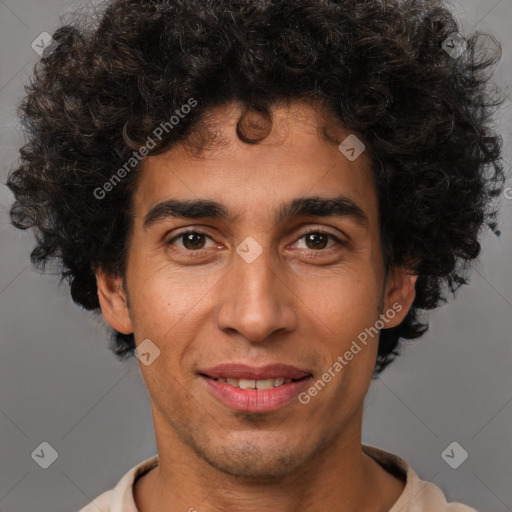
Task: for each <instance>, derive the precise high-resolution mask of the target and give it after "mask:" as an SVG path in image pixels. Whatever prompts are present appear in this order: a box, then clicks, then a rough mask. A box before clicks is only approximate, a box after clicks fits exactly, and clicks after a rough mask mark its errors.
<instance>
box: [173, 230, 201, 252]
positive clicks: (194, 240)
mask: <svg viewBox="0 0 512 512" xmlns="http://www.w3.org/2000/svg"><path fill="white" fill-rule="evenodd" d="M207 238H210V237H209V236H208V235H207V234H205V233H201V232H200V231H186V232H185V233H180V234H179V235H177V236H175V237H174V238H172V239H171V240H169V242H168V244H169V245H175V242H176V241H177V240H181V242H182V247H181V246H179V245H178V246H177V247H178V248H179V249H184V250H187V251H198V250H201V249H204V248H205V243H206V239H207ZM210 240H211V238H210Z"/></svg>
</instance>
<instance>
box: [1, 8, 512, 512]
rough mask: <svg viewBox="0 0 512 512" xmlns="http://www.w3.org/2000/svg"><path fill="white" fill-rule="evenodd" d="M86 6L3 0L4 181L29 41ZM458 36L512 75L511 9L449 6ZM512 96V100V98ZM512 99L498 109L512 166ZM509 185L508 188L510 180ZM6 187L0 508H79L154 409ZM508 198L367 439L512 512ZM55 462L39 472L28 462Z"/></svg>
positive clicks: (378, 398) (379, 396) (369, 404)
mask: <svg viewBox="0 0 512 512" xmlns="http://www.w3.org/2000/svg"><path fill="white" fill-rule="evenodd" d="M80 5H85V2H78V1H70V0H37V1H35V0H1V1H0V116H1V122H0V149H1V156H2V158H1V171H0V181H1V182H2V183H4V182H5V180H6V177H7V173H8V171H9V169H10V168H11V167H12V166H13V165H14V164H15V162H16V159H17V156H18V153H17V151H18V148H19V147H20V146H21V145H22V136H21V133H20V131H19V127H18V125H17V121H16V117H15V108H16V106H17V104H18V103H19V101H20V100H21V98H22V97H23V94H24V91H23V84H26V83H27V82H28V76H29V74H30V72H31V70H32V68H33V66H34V64H35V63H36V62H37V60H38V58H39V57H38V55H37V54H36V53H35V52H34V51H33V50H32V48H31V42H32V41H33V40H34V39H35V38H36V37H37V36H38V35H39V34H40V33H41V32H43V31H47V32H49V33H50V34H51V33H53V31H54V30H55V29H56V28H57V27H58V26H59V24H60V22H59V19H60V18H61V16H62V15H64V14H65V13H66V12H69V11H72V10H73V9H75V8H76V7H77V6H80ZM454 5H455V7H454V9H455V11H456V12H457V14H458V15H459V19H460V20H461V22H462V34H463V35H464V34H466V35H467V34H469V33H471V32H472V30H473V29H474V27H475V26H476V27H477V29H478V30H480V31H483V32H490V33H492V34H494V35H495V36H496V37H497V38H498V39H499V40H500V41H501V44H502V46H503V57H502V60H501V62H500V64H499V65H498V67H497V71H496V77H495V81H496V82H498V84H500V85H502V86H503V85H505V84H506V83H509V82H510V79H511V75H512V38H511V35H510V25H511V22H512V0H501V1H497V0H464V2H462V1H459V2H458V3H456V4H454ZM509 96H510V90H509ZM511 106H512V101H507V102H506V103H505V105H504V106H503V109H502V110H501V115H500V117H501V123H502V127H503V128H502V133H503V136H504V139H505V144H506V148H507V154H506V161H507V162H510V151H509V149H508V148H510V142H511V120H512V119H511V118H512V108H511ZM508 186H512V183H510V181H509V183H508ZM10 202H11V195H10V192H9V191H8V190H7V189H5V187H0V205H2V206H0V210H2V211H0V237H1V238H0V239H1V245H0V261H1V265H0V321H1V327H0V343H1V355H0V365H1V366H0V368H1V371H0V433H1V435H0V461H1V462H0V510H3V511H8V512H26V511H31V510H38V512H50V511H52V512H61V511H62V512H64V511H68V512H70V511H73V510H78V509H79V508H81V507H82V506H84V505H85V504H86V503H88V502H89V501H90V500H92V499H93V498H94V497H96V496H97V495H98V494H100V493H101V492H103V491H105V490H106V489H109V488H111V487H113V486H114V485H115V484H116V483H117V482H118V480H119V479H120V478H121V476H122V475H123V474H124V473H125V472H126V471H128V470H129V469H130V468H131V467H132V466H134V465H136V464H138V463H139V462H140V461H142V460H143V459H145V458H147V457H149V456H151V455H153V454H155V453H156V445H155V441H154V434H153V426H152V420H151V415H150V407H149V400H148V396H147V393H146V390H145V388H144V385H143V382H142V379H141V376H140V372H139V368H138V365H137V364H136V360H135V361H133V360H132V361H130V362H128V363H120V362H118V361H117V360H116V359H115V357H114V355H113V354H111V352H110V351H109V350H108V348H107V343H108V338H107V330H106V328H105V326H104V324H103V321H102V320H101V318H99V317H97V316H94V315H92V314H90V313H86V312H84V311H81V310H80V308H79V307H77V306H76V305H74V304H73V303H72V301H71V299H70V297H69V292H68V288H67V286H66V285H62V286H60V287H59V285H58V279H57V277H55V276H52V275H40V274H38V273H36V272H34V271H33V270H32V268H31V266H30V264H29V259H28V256H29V252H30V250H31V248H32V246H33V238H32V234H31V233H22V232H20V231H17V230H15V229H14V228H13V227H11V226H10V225H9V221H8V216H7V214H6V212H5V210H6V207H7V205H9V204H10ZM511 220H512V199H506V198H505V197H504V198H503V203H502V217H501V229H502V236H501V238H500V239H497V238H496V237H494V236H493V235H492V234H491V235H487V236H486V238H485V240H484V249H483V253H482V256H481V258H480V260H479V262H478V263H477V265H476V267H475V270H474V272H473V275H472V280H471V285H470V286H466V287H464V288H463V289H462V291H461V293H460V294H459V295H458V298H457V300H455V301H453V300H451V301H450V303H449V304H448V305H446V306H444V307H443V308H441V309H439V310H437V311H436V312H434V313H432V314H431V315H430V323H431V329H430V332H429V333H428V334H427V335H426V336H425V337H424V338H422V339H420V340H419V341H417V342H413V343H410V346H409V347H408V348H407V349H406V351H405V353H404V355H403V356H402V357H401V358H399V359H398V360H397V361H396V362H395V363H394V364H393V365H392V366H391V367H390V368H389V369H388V370H386V371H385V372H384V374H383V375H382V377H381V378H380V379H379V380H378V381H376V382H374V383H373V384H372V387H371V389H370V392H369V394H368V397H367V400H366V411H365V422H364V429H363V442H364V443H366V444H370V445H375V446H378V447H380V448H382V449H385V450H389V451H391V452H394V453H396V454H398V455H400V456H402V457H403V458H405V459H406V460H407V461H408V462H409V463H410V464H411V465H412V467H413V468H414V469H415V470H416V472H417V473H418V474H419V476H420V478H422V479H425V480H431V481H432V482H433V483H435V484H436V485H438V486H440V487H441V488H442V489H443V490H444V491H445V493H446V495H447V497H448V499H449V501H461V502H463V503H467V504H470V505H472V506H473V507H476V508H478V509H479V510H482V511H490V512H505V511H507V510H509V511H510V510H512V486H511V485H510V484H511V483H512V343H511V334H510V332H511V328H512V320H511V319H512V265H511V260H512V258H511V256H512V228H511ZM43 441H47V442H49V443H50V444H51V445H52V446H53V447H54V448H55V450H57V452H58V458H57V460H56V462H55V463H54V464H53V465H52V466H50V467H49V468H48V469H46V470H44V469H41V468H40V467H39V466H38V465H37V464H36V463H35V462H34V460H33V459H32V458H31V453H32V452H33V451H34V449H35V448H36V447H37V446H38V445H39V444H40V443H41V442H43ZM452 441H457V442H458V443H459V444H460V445H462V446H463V447H464V449H465V450H467V452H468V453H469V458H468V459H467V460H466V461H465V462H464V463H463V464H462V465H461V466H460V467H459V468H458V469H456V470H454V469H452V468H450V467H449V466H448V465H447V464H446V463H445V461H444V460H443V459H442V458H441V453H442V452H443V450H444V449H445V448H446V447H447V446H448V445H449V444H450V443H451V442H452Z"/></svg>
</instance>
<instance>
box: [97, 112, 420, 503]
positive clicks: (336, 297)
mask: <svg viewBox="0 0 512 512" xmlns="http://www.w3.org/2000/svg"><path fill="white" fill-rule="evenodd" d="M240 112H241V109H240V107H239V106H238V105H237V104H232V103H230V104H226V105H223V106H221V107H217V108H216V109H215V110H213V111H211V113H210V118H211V120H212V122H213V123H214V125H215V129H216V131H217V132H218V133H219V135H220V136H221V137H222V141H223V143H222V144H218V145H215V146H214V147H212V148H211V149H208V150H207V151H205V152H204V153H203V154H201V155H200V156H197V155H196V156H194V155H193V154H192V152H191V151H190V150H189V148H188V147H187V146H185V145H183V144H180V145H179V146H175V147H173V148H172V149H171V150H170V151H168V152H167V153H165V154H162V155H159V156H154V157H149V158H146V160H145V163H144V167H143V169H142V171H141V175H140V179H139V181H138V184H137V187H136V190H135V192H134V197H133V201H134V220H133V231H132V233H131V236H130V241H129V249H128V256H127V266H126V272H125V276H123V277H121V276H114V275H110V274H107V273H106V272H104V271H103V270H102V269H98V271H97V274H96V275H97V283H98V295H99V299H100V304H101V308H102V311H103V314H104V317H105V319H106V320H107V322H108V323H109V324H110V325H111V326H112V327H113V328H115V329H117V330H118V331H120V332H123V333H131V332H133V333H134V335H135V340H136V343H137V344H139V343H140V342H141V341H142V340H144V339H146V338H149V339H150V340H152V341H153V342H154V343H155V344H156V345H157V346H158V347H159V349H160V351H161V353H160V356H159V357H157V358H156V359H155V360H154V361H153V363H151V364H150V365H149V366H145V365H143V364H141V363H140V368H141V372H142V376H143V379H144V382H145V385H146V387H147V389H148V392H149V396H150V399H151V407H152V414H153V421H154V427H155V435H156V441H157V446H158V453H159V457H160V464H159V466H158V467H157V468H155V469H153V470H152V471H150V472H149V473H147V474H146V475H145V476H144V477H142V478H141V479H140V480H139V481H138V482H137V484H136V486H135V489H134V498H135V502H136V504H137V507H138V509H139V510H140V511H142V512H156V511H158V512H177V511H186V510H189V509H191V507H194V508H195V509H197V510H198V511H199V512H213V511H221V510H230V511H233V512H237V511H240V512H242V511H244V512H253V511H254V512H256V511H258V512H261V511H266V510H272V511H273V512H295V511H299V510H304V511H306V510H307V511H308V512H320V511H324V510H344V511H347V512H348V511H354V512H355V511H362V510H364V511H366V512H385V511H388V510H389V509H390V508H391V507H392V505H393V504H394V503H395V502H396V501H397V500H398V498H399V496H400V494H401V493H402V491H403V489H404V483H403V482H402V481H400V480H398V479H397V478H395V477H394V476H392V475H391V474H389V473H387V472H386V471H385V470H384V469H383V468H382V467H381V466H380V465H379V464H377V463H376V462H375V461H374V460H373V459H371V458H370V457H368V456H367V455H365V454H364V453H363V452H362V449H361V425H362V414H363V402H364V398H365V395H366V393H367V391H368V387H369V385H370V382H371V378H372V374H373V371H374V367H375V361H376V356H377V346H378V338H377V337H374V338H373V339H372V338H370V341H369V343H368V344H367V345H366V346H365V347H363V349H362V350H361V351H360V352H359V353H358V354H357V355H355V356H354V358H353V359H352V360H351V361H350V362H349V363H348V364H347V365H346V366H344V367H343V369H342V370H341V372H338V373H337V375H336V377H335V378H333V379H332V381H331V382H330V383H328V384H327V385H326V386H325V388H324V389H323V390H322V391H320V392H319V393H318V394H317V396H315V397H313V398H312V399H311V401H310V402H309V403H308V404H305V405H303V404H301V403H299V401H297V400H294V401H292V402H291V403H290V404H288V405H286V406H285V407H283V408H282V409H280V410H278V411H274V412H269V413H253V414H247V413H241V412H237V411H234V410H232V409H230V408H228V407H226V406H225V405H224V404H223V403H222V402H220V401H219V400H218V399H217V398H216V397H215V396H213V395H212V394H211V393H210V392H209V391H208V390H207V388H206V387H205V386H204V384H203V382H202V380H201V378H200V377H199V375H198V374H197V372H198V371H199V369H204V368H207V367H211V366H214V365H217V364H221V363H225V362H242V363H246V364H250V365H253V366H263V365H265V364H269V363H274V362H281V363H285V364H291V365H294V366H297V367H299V368H303V369H308V370H309V371H310V372H311V373H312V374H313V376H314V381H316V380H317V379H318V378H319V377H320V376H321V375H322V374H323V373H324V372H325V371H326V370H327V369H328V368H329V367H331V366H332V365H333V363H334V361H335V360H336V358H337V357H338V356H340V355H343V354H344V353H345V352H346V351H347V350H348V349H349V347H350V345H351V343H352V341H353V340H355V339H357V336H358V334H359V333H361V332H362V331H364V329H365V328H366V327H369V326H373V325H374V324H375V322H376V321H377V320H378V319H379V315H380V314H383V313H385V312H386V311H388V310H389V309H390V308H392V305H393V304H397V303H399V304H400V305H401V306H402V309H401V311H400V312H398V313H397V314H396V316H395V317H394V318H393V319H392V320H390V321H389V322H387V324H386V326H387V327H393V326H395V325H398V324H399V323H400V322H401V321H402V320H403V318H404V317H405V315H406V313H407V311H408V310H409V308H410V306H411V304H412V302H413V300H414V294H415V291H414V286H415V282H416V276H414V275H412V274H411V273H410V272H409V271H408V270H407V269H404V268H394V269H392V271H391V272H389V273H388V274H387V275H386V273H385V269H384V264H383V257H382V250H381V240H380V232H379V218H378V203H377V192H376V189H375V184H374V181H373V178H372V173H371V169H370V160H369V158H368V156H367V154H366V153H363V154H362V155H361V156H360V157H359V158H357V159H356V160H355V161H353V162H351V161H349V160H348V159H347V158H345V156H344V155H342V154H341V152H340V151H339V150H338V148H337V146H336V145H334V144H330V143H328V142H326V141H325V140H324V139H323V138H322V137H321V136H320V135H319V128H320V127H321V126H322V119H321V118H320V117H319V114H318V109H316V110H315V109H313V108H312V107H311V106H310V105H307V104H305V103H292V104H291V105H289V106H284V105H281V106H276V107H275V108H274V110H273V126H272V131H271V132H270V134H269V135H268V136H267V137H266V138H265V139H264V140H263V141H262V142H260V143H258V144H255V145H251V144H246V143H244V142H242V141H240V140H239V139H238V137H237V135H236V133H235V126H236V122H237V120H238V119H239V116H240ZM349 134H350V132H344V131H343V130H342V129H340V130H339V131H338V134H337V137H338V138H339V142H341V141H342V140H343V139H344V138H345V137H346V136H347V135H349ZM338 194H343V195H345V196H347V197H348V198H350V199H351V200H352V201H354V202H355V203H356V204H357V205H358V206H359V207H360V208H361V209H362V210H363V211H364V212H365V214H366V216H367V218H368V225H367V226H365V225H363V224H361V223H359V222H357V220H355V219H353V218H350V217H336V216H329V217H321V218H320V217H298V218H291V219H287V220H285V221H283V222H282V223H280V224H276V223H275V222H274V219H273V215H274V211H275V210H277V208H278V207H279V206H280V205H281V204H283V203H285V202H288V201H290V200H292V199H294V198H297V197H302V196H310V195H315V196H322V197H332V196H333V195H338ZM170 198H175V199H198V198H205V199H214V200H216V201H219V202H221V203H223V204H224V205H226V207H227V208H228V209H229V210H230V211H231V212H233V213H234V214H237V215H238V217H237V218H236V219H233V220H231V221H220V220H218V219H211V218H205V219H200V220H197V219H196V220H191V219H179V218H166V219H164V220H160V221H159V222H157V223H155V224H152V225H151V226H150V227H148V228H145V227H144V219H145V216H146V215H147V213H148V212H149V210H150V209H151V208H152V207H153V206H155V205H156V204H157V203H159V202H161V201H163V200H166V199H170ZM187 227H188V228H190V227H194V228H195V229H196V230H198V231H200V232H204V233H206V234H207V236H206V237H203V238H201V237H200V238H199V240H198V241H196V244H198V245H199V249H197V248H196V249H195V248H194V246H192V245H191V244H190V243H189V244H187V240H186V238H178V239H174V237H176V236H177V235H178V233H179V232H180V230H181V232H183V231H186V230H185V229H184V228H187ZM319 227H320V228H324V229H325V230H327V231H328V232H329V233H330V234H332V235H333V236H334V237H336V238H338V239H339V240H344V241H348V244H347V245H346V246H343V245H340V244H339V243H337V242H336V240H335V239H333V238H330V237H328V238H327V239H322V238H321V239H320V241H321V242H322V245H321V247H320V248H317V246H313V245H312V244H311V243H309V244H308V243H307V242H306V237H304V235H306V234H307V233H310V232H311V231H314V230H315V228H319ZM248 236H252V237H253V238H254V239H255V240H257V242H258V243H259V244H260V245H261V247H262V248H263V252H262V254H261V255H260V256H259V257H258V258H257V259H256V260H255V261H253V262H252V263H247V262H246V261H245V260H244V259H242V258H241V257H240V256H239V255H238V254H237V253H236V247H237V246H238V245H239V244H241V242H242V241H243V240H244V239H245V238H246V237H248ZM208 237H210V238H208ZM171 239H174V241H173V242H172V244H173V245H172V244H171ZM171 247H174V248H175V249H176V251H173V250H172V248H171ZM198 250H201V251H202V255H200V256H199V257H196V258H187V257H185V254H190V253H191V252H194V251H196V252H197V251H198Z"/></svg>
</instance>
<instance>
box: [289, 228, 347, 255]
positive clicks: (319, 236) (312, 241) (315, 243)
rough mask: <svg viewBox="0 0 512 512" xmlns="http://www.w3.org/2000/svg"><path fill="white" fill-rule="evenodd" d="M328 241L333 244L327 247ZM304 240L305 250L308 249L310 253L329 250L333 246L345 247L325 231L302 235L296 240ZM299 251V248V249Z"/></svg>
mask: <svg viewBox="0 0 512 512" xmlns="http://www.w3.org/2000/svg"><path fill="white" fill-rule="evenodd" d="M329 239H331V240H334V243H332V244H331V245H329V246H328V243H329ZM298 240H299V241H300V240H304V244H305V246H306V247H305V248H306V249H308V250H309V251H311V252H322V251H323V250H324V249H330V248H331V247H333V246H334V245H336V244H338V245H342V246H343V245H346V244H345V243H344V242H342V241H341V240H340V239H339V238H337V237H336V236H334V235H333V234H331V233H327V232H325V231H319V230H315V231H310V232H308V233H305V234H303V235H302V236H301V237H299V239H298ZM299 249H300V247H299Z"/></svg>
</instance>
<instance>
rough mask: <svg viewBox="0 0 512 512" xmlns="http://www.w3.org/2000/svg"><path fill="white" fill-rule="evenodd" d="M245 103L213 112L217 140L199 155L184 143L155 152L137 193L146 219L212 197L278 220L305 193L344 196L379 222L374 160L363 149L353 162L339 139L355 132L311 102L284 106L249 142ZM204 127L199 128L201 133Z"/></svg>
mask: <svg viewBox="0 0 512 512" xmlns="http://www.w3.org/2000/svg"><path fill="white" fill-rule="evenodd" d="M240 115H241V108H240V107H239V106H237V105H236V104H226V105H223V106H221V107H218V108H216V109H214V110H212V111H211V112H210V113H209V115H208V126H207V129H206V135H205V134H204V132H202V133H201V137H202V140H204V137H207V138H208V139H209V140H210V141H211V142H212V144H206V147H205V149H204V150H203V151H202V152H201V153H200V154H197V153H196V152H194V151H193V150H191V148H190V145H188V144H186V143H180V144H177V145H176V146H174V147H173V148H172V149H170V150H169V151H167V152H166V153H164V154H161V155H158V156H152V157H147V158H146V160H145V161H144V164H143V167H142V170H141V175H140V178H139V180H138V185H137V189H136V192H135V194H134V208H135V215H136V217H144V216H146V215H147V214H148V213H149V212H150V210H151V209H153V208H154V207H155V205H157V204H158V203H160V202H162V201H165V200H168V199H173V198H175V199H189V200H197V199H210V200H214V201H216V202H219V203H222V204H224V205H225V206H226V208H225V210H226V212H227V213H228V215H229V216H230V217H232V218H235V217H236V218H238V219H240V218H241V217H243V216H244V215H248V216H249V215H250V216H251V217H252V218H253V219H254V218H255V217H257V218H262V219H263V218H264V217H265V216H266V218H267V220H269V221H270V220H272V221H275V219H276V218H277V217H278V216H277V215H276V212H277V210H278V209H279V210H280V211H281V213H282V211H283V208H282V206H283V204H284V203H291V202H292V201H293V200H294V199H296V198H297V197H311V196H315V197H318V196H320V197H322V196H323V197H333V196H340V195H343V196H345V197H347V198H348V199H349V201H352V202H353V203H354V204H356V205H358V206H359V207H360V208H361V209H362V210H363V211H364V212H365V213H366V215H367V217H368V218H369V219H370V220H372V217H373V220H375V219H376V217H375V216H376V215H377V210H378V207H377V194H376V190H375V186H374V180H373V174H372V170H371V160H370V158H369V156H368V155H367V154H366V153H365V152H363V153H362V154H361V155H360V156H359V157H358V158H357V159H356V160H354V161H350V160H349V159H348V158H347V157H346V156H345V155H344V154H343V153H342V152H341V151H340V150H339V148H338V144H339V143H340V142H342V141H343V140H344V139H346V137H348V136H349V135H351V133H350V132H349V131H347V130H343V129H342V128H339V127H336V126H334V128H333V126H330V127H329V133H330V135H329V137H331V138H332V141H331V142H329V141H328V140H326V138H325V137H324V136H322V133H323V132H324V131H325V130H324V128H325V117H324V116H323V115H319V113H318V111H317V110H315V109H314V108H313V107H311V106H309V105H306V104H300V103H299V104H294V105H292V106H290V107H276V108H275V109H274V110H273V111H272V128H271V130H270V132H269V133H268V135H267V136H266V137H265V138H264V139H263V140H262V141H261V142H259V143H257V144H247V143H246V142H243V141H242V140H240V138H239V137H238V135H237V133H236V124H237V122H238V120H239V119H240ZM199 130H203V128H202V127H199V128H198V129H197V131H196V133H198V131H199Z"/></svg>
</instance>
